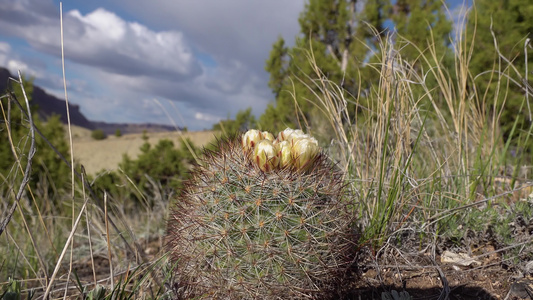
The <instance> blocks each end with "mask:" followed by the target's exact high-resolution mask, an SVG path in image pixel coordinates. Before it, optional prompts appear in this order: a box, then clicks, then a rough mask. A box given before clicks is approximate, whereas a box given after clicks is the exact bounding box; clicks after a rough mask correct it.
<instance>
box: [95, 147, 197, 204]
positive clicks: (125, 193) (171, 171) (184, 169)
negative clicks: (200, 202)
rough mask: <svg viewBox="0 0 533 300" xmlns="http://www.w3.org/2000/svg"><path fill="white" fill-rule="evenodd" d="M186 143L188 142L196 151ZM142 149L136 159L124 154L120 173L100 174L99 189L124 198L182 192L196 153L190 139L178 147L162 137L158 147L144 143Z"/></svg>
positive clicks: (97, 185)
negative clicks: (181, 189)
mask: <svg viewBox="0 0 533 300" xmlns="http://www.w3.org/2000/svg"><path fill="white" fill-rule="evenodd" d="M185 143H189V145H190V146H191V150H192V151H193V152H194V153H191V150H189V148H187V146H186V145H185ZM140 150H141V153H140V154H139V156H138V157H137V158H136V159H132V158H130V157H129V156H128V155H127V154H124V155H123V157H122V161H121V162H120V163H119V168H120V170H121V172H108V173H106V174H104V175H102V176H99V177H98V178H97V179H96V183H95V186H96V187H97V189H98V190H100V191H103V190H105V191H107V192H108V193H109V194H110V195H111V196H115V197H117V198H121V199H128V198H133V199H141V198H143V196H148V198H150V197H151V198H153V196H154V195H155V194H157V193H159V192H163V193H166V194H168V193H172V192H176V191H179V189H180V188H181V187H182V184H183V181H184V180H185V179H186V178H187V177H188V175H189V174H188V172H189V167H190V165H191V164H192V163H193V162H194V156H195V155H196V152H197V149H196V148H195V147H194V146H193V144H192V142H191V141H190V140H186V141H185V142H182V143H181V146H180V148H176V147H175V146H174V142H172V141H171V140H167V139H162V140H160V141H159V143H157V144H156V145H155V146H152V145H150V143H148V142H145V143H144V144H143V145H142V146H141V148H140ZM128 187H130V188H128ZM156 189H157V190H156ZM139 192H140V194H139ZM150 202H151V201H150ZM150 205H151V204H150Z"/></svg>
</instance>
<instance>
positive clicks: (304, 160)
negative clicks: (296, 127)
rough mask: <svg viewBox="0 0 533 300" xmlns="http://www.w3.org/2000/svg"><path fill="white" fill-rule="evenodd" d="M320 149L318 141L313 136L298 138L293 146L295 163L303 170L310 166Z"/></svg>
mask: <svg viewBox="0 0 533 300" xmlns="http://www.w3.org/2000/svg"><path fill="white" fill-rule="evenodd" d="M319 151H320V149H319V148H318V142H317V140H315V139H314V138H312V137H309V138H301V139H299V140H296V141H295V142H294V146H293V147H292V155H293V157H294V165H295V166H296V168H298V169H302V170H305V169H307V168H309V166H311V164H312V163H313V161H314V160H315V158H316V156H317V155H318V153H319Z"/></svg>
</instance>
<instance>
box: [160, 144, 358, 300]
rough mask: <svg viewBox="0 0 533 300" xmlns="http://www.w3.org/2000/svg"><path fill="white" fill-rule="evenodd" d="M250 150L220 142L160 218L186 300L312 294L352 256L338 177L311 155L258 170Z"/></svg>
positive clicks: (329, 283)
mask: <svg viewBox="0 0 533 300" xmlns="http://www.w3.org/2000/svg"><path fill="white" fill-rule="evenodd" d="M251 151H252V150H251V149H248V150H243V147H242V144H241V139H240V137H235V138H229V139H224V140H222V141H220V142H219V145H218V147H217V149H216V150H215V151H206V153H205V155H204V161H203V164H202V165H199V166H197V167H196V168H195V169H194V170H193V171H192V176H191V179H190V180H189V181H188V182H187V184H186V188H185V190H184V191H183V193H182V195H181V196H180V199H179V201H178V202H177V204H176V206H175V207H174V209H173V211H172V213H171V219H170V221H169V236H168V241H169V247H170V252H171V254H172V258H173V260H174V261H175V262H177V264H178V273H179V274H178V276H179V278H180V283H181V284H182V285H183V286H185V287H186V288H187V291H188V294H187V297H191V296H196V297H200V298H208V299H278V298H283V299H291V298H293V299H296V298H302V297H306V298H307V297H318V296H320V297H322V296H323V293H325V292H326V291H328V287H333V286H332V284H334V283H335V282H337V281H338V279H339V277H341V276H343V275H345V274H346V271H347V268H348V266H349V265H350V262H351V260H352V259H353V253H354V251H353V247H354V242H355V238H354V236H353V231H352V229H351V228H352V224H353V222H352V221H353V219H354V216H353V214H352V213H351V212H349V211H348V209H347V208H346V204H345V203H344V202H343V201H341V198H342V193H343V186H344V184H343V178H342V173H341V172H340V171H339V170H338V169H337V168H336V167H335V165H334V164H332V163H331V162H330V161H329V160H328V159H327V157H326V156H325V155H324V154H321V153H318V154H317V155H316V157H315V158H314V160H313V165H312V167H310V168H306V169H305V171H302V170H299V169H297V168H295V167H294V166H289V167H283V168H277V169H274V170H272V171H270V172H265V171H263V170H261V169H260V168H259V167H258V166H257V165H256V164H254V161H253V159H251V155H252V153H251Z"/></svg>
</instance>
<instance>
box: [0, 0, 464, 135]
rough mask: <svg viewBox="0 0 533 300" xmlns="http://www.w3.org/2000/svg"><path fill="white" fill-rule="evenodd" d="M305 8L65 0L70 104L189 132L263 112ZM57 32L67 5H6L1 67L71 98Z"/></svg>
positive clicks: (1, 5)
mask: <svg viewBox="0 0 533 300" xmlns="http://www.w3.org/2000/svg"><path fill="white" fill-rule="evenodd" d="M451 2H453V3H452V6H453V7H457V3H461V2H462V1H457V0H455V1H451ZM304 5H305V0H290V1H287V0H268V1H258V0H255V1H254V0H224V1H220V0H217V1H201V0H157V1H146V0H91V1H64V2H63V3H62V6H63V7H62V9H63V31H64V33H63V35H64V39H63V40H64V53H65V73H66V81H67V92H68V99H69V102H70V103H73V104H78V105H80V107H81V112H82V113H83V114H84V115H85V116H86V117H87V118H88V119H89V120H92V121H105V122H109V123H156V124H168V125H176V126H179V127H187V128H188V129H189V130H204V129H211V128H212V126H213V124H214V123H217V122H218V121H219V120H222V119H227V118H228V117H230V118H232V117H234V116H235V114H236V113H237V112H238V111H239V110H244V109H247V108H248V107H251V108H252V112H253V113H254V114H255V115H256V116H259V115H261V113H262V112H263V111H264V109H265V108H266V106H267V104H268V103H270V102H271V101H273V100H274V95H273V94H272V92H271V90H270V89H269V87H268V79H269V75H268V73H267V72H266V71H265V70H264V66H265V61H266V60H267V58H268V55H269V52H270V50H271V47H272V44H273V43H274V42H275V41H276V40H277V38H278V37H279V36H282V37H283V38H284V39H285V41H286V42H287V43H288V45H289V46H290V45H292V44H293V41H294V39H295V37H296V36H297V35H298V34H299V24H298V16H299V14H300V12H301V11H302V10H303V8H304ZM280 8H282V9H280ZM60 33H61V31H60V1H56V0H0V66H2V67H6V68H8V69H9V70H10V71H11V73H12V74H17V70H20V71H21V72H22V74H24V75H25V76H28V77H32V78H34V82H35V84H36V85H38V86H40V87H42V88H43V89H45V90H46V91H47V92H48V93H50V94H53V95H55V96H57V97H58V98H60V99H64V98H65V96H64V89H63V75H62V74H63V73H62V66H61V47H60V41H61V39H60V36H61V34H60Z"/></svg>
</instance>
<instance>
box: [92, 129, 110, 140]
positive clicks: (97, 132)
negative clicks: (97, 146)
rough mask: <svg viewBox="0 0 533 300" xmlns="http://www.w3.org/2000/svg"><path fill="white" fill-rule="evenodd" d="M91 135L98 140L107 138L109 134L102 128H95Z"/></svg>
mask: <svg viewBox="0 0 533 300" xmlns="http://www.w3.org/2000/svg"><path fill="white" fill-rule="evenodd" d="M91 137H92V138H93V139H95V140H97V141H100V140H104V139H106V138H107V135H106V134H105V132H104V131H103V130H102V129H95V130H93V131H92V132H91Z"/></svg>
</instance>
